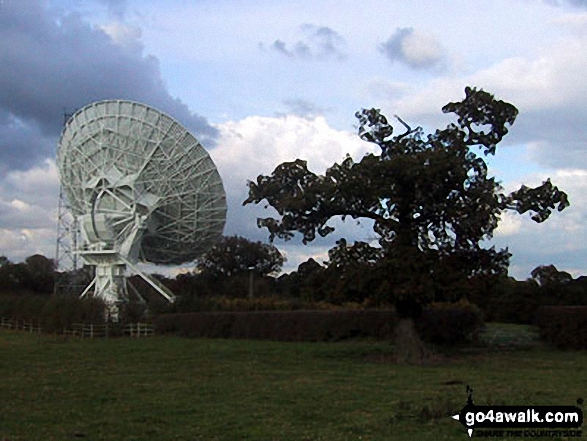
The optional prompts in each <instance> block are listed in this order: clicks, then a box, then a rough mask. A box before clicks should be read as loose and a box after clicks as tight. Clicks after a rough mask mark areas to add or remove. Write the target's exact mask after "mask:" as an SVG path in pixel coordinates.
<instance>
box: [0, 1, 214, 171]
mask: <svg viewBox="0 0 587 441" xmlns="http://www.w3.org/2000/svg"><path fill="white" fill-rule="evenodd" d="M108 3H110V4H111V5H117V4H120V5H122V4H123V3H124V2H114V1H110V2H108ZM142 50H143V47H142V45H140V44H137V45H130V46H125V47H122V46H119V45H116V44H115V43H114V42H113V40H112V39H111V38H110V37H109V36H108V35H107V34H106V33H105V32H104V31H102V30H100V29H98V28H95V27H92V26H91V25H90V24H88V23H86V22H85V21H84V20H83V19H82V17H81V16H80V15H78V14H75V13H72V14H68V15H58V13H57V12H52V11H49V10H48V9H46V8H45V7H44V2H42V1H41V0H26V1H19V2H15V1H14V2H13V1H10V2H6V3H5V4H4V6H3V9H2V13H1V14H0V164H1V166H0V171H2V170H1V167H2V166H3V167H15V168H19V169H24V168H27V166H30V165H32V164H33V163H34V161H35V160H38V159H39V158H43V157H47V156H53V155H54V148H55V147H54V145H55V142H56V140H57V137H58V135H59V132H60V130H61V126H62V122H63V121H62V120H63V111H64V109H67V110H68V111H73V110H75V109H79V108H81V107H83V106H84V105H86V104H88V103H90V102H93V101H96V100H102V99H129V100H136V101H141V102H144V103H146V104H149V105H152V106H154V107H156V108H159V109H161V110H162V111H164V112H167V113H169V114H171V115H172V116H174V117H175V118H177V119H178V120H179V121H181V122H182V123H183V124H185V125H186V127H188V128H189V129H190V130H192V131H193V132H194V134H195V135H196V136H197V137H198V138H199V139H200V140H202V142H204V143H205V145H210V144H211V143H213V141H214V139H215V138H216V137H217V130H216V129H215V128H214V127H212V126H211V125H210V124H209V123H208V122H207V121H206V119H205V118H203V117H201V116H199V115H195V114H193V113H192V112H191V111H190V110H189V108H188V107H187V105H186V104H185V103H183V102H182V101H181V100H179V99H177V98H173V97H172V96H170V95H169V93H168V92H167V90H166V88H165V85H164V83H163V79H162V77H161V72H160V69H159V62H158V60H157V59H156V58H154V57H151V56H145V55H143V53H142ZM2 115H4V117H2Z"/></svg>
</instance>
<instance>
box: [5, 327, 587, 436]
mask: <svg viewBox="0 0 587 441" xmlns="http://www.w3.org/2000/svg"><path fill="white" fill-rule="evenodd" d="M392 353H393V347H392V346H391V345H390V344H387V343H380V342H371V341H353V342H348V343H277V342H264V341H231V340H190V339H180V338H175V337H151V338H144V339H129V338H124V339H122V338H120V339H109V340H76V339H70V340H66V339H64V338H61V337H53V336H42V335H41V336H38V335H31V334H27V333H23V332H15V331H0V397H1V399H0V440H2V441H7V440H10V441H16V440H43V441H45V440H230V441H238V440H308V441H309V440H334V441H335V440H392V439H393V440H442V439H455V440H459V439H461V440H465V439H468V436H467V435H466V433H465V430H464V428H463V427H462V426H461V425H460V424H459V423H458V422H456V421H454V420H452V419H451V418H449V417H448V415H450V414H453V413H458V411H459V410H460V409H461V408H462V407H463V405H464V404H465V402H466V398H467V395H466V391H465V387H466V384H469V385H470V386H471V387H473V388H474V391H475V392H474V399H475V404H486V403H495V404H520V405H524V404H536V405H539V404H545V405H548V404H561V405H563V404H564V405H574V404H575V403H576V400H577V398H580V397H582V398H587V351H573V352H569V351H557V350H551V349H547V348H544V347H537V348H534V349H527V350H521V351H511V350H510V351H505V352H501V353H499V352H495V351H489V350H480V351H479V350H478V351H469V352H466V353H465V352H463V353H457V352H453V353H452V354H450V355H445V356H444V358H442V359H440V360H439V362H438V363H437V364H436V365H432V366H426V367H411V366H398V365H396V364H393V363H392V362H391V360H392V358H393V357H392ZM493 439H496V438H493ZM518 439H519V438H518Z"/></svg>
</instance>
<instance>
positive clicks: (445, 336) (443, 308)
mask: <svg viewBox="0 0 587 441" xmlns="http://www.w3.org/2000/svg"><path fill="white" fill-rule="evenodd" d="M416 325H417V329H418V332H419V334H420V336H421V337H422V340H424V341H427V342H429V343H437V344H448V345H450V344H456V343H463V342H466V341H470V340H473V341H474V340H476V339H477V338H478V336H479V332H480V331H481V328H482V327H483V314H482V312H481V310H480V309H479V308H478V307H477V306H475V305H473V304H470V303H468V302H465V301H463V302H457V303H433V304H431V305H428V306H427V307H426V308H425V309H424V311H423V313H422V317H420V319H419V320H418V322H417V324H416Z"/></svg>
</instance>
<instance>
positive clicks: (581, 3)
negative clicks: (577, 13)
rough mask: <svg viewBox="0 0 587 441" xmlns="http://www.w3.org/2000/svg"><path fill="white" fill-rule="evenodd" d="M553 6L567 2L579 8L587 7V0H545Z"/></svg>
mask: <svg viewBox="0 0 587 441" xmlns="http://www.w3.org/2000/svg"><path fill="white" fill-rule="evenodd" d="M544 1H545V3H548V4H549V5H552V6H563V5H565V4H567V5H570V6H575V7H578V8H587V0H544Z"/></svg>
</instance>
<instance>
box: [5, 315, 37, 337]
mask: <svg viewBox="0 0 587 441" xmlns="http://www.w3.org/2000/svg"><path fill="white" fill-rule="evenodd" d="M0 328H4V329H16V330H21V331H27V332H30V333H33V332H36V333H40V332H42V329H41V328H40V327H39V325H37V324H35V323H33V322H27V321H25V320H11V319H7V318H5V317H0Z"/></svg>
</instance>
